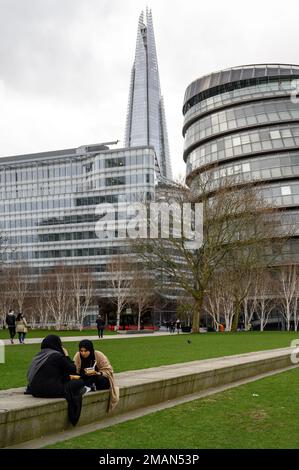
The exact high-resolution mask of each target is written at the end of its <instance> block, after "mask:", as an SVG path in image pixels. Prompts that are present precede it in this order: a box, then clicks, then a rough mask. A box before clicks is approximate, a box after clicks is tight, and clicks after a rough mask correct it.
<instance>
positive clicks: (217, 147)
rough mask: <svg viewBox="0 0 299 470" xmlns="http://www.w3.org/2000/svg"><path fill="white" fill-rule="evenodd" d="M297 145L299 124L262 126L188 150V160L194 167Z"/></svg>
mask: <svg viewBox="0 0 299 470" xmlns="http://www.w3.org/2000/svg"><path fill="white" fill-rule="evenodd" d="M298 146H299V126H288V127H283V126H279V127H275V129H274V128H263V129H261V130H254V131H247V132H240V133H238V134H234V135H232V136H231V135H230V136H227V137H222V138H220V139H215V140H213V141H211V142H209V143H207V144H205V145H201V146H199V147H197V148H196V149H194V150H193V151H192V152H190V154H189V156H188V160H187V161H188V162H189V163H190V168H192V170H193V169H195V168H198V167H201V166H204V165H207V164H209V163H213V162H216V161H219V160H225V159H226V158H230V157H238V156H242V155H246V154H249V155H250V154H252V153H258V152H264V151H269V150H278V149H281V150H284V149H288V148H292V147H298Z"/></svg>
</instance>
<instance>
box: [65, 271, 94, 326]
mask: <svg viewBox="0 0 299 470" xmlns="http://www.w3.org/2000/svg"><path fill="white" fill-rule="evenodd" d="M70 294H71V297H72V306H73V310H74V315H75V317H74V320H75V323H76V325H77V327H79V328H82V326H83V320H84V318H85V316H86V313H87V310H88V308H89V306H90V304H91V302H92V300H93V298H94V280H93V278H92V275H91V273H90V270H89V269H88V268H87V267H86V266H83V267H79V266H78V267H73V268H72V270H71V272H70Z"/></svg>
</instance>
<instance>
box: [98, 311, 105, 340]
mask: <svg viewBox="0 0 299 470" xmlns="http://www.w3.org/2000/svg"><path fill="white" fill-rule="evenodd" d="M96 324H97V329H98V335H99V338H103V332H104V328H105V320H104V319H103V317H102V316H101V315H99V316H98V318H97V319H96Z"/></svg>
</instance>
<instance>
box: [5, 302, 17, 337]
mask: <svg viewBox="0 0 299 470" xmlns="http://www.w3.org/2000/svg"><path fill="white" fill-rule="evenodd" d="M5 321H6V324H7V328H8V331H9V335H10V342H11V344H14V337H15V336H16V316H15V313H14V311H13V310H10V311H9V312H8V314H7V315H6V318H5Z"/></svg>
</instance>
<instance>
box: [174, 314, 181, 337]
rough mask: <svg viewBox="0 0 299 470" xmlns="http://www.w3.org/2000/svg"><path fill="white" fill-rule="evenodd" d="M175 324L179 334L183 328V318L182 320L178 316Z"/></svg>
mask: <svg viewBox="0 0 299 470" xmlns="http://www.w3.org/2000/svg"><path fill="white" fill-rule="evenodd" d="M175 325H176V331H177V334H179V332H180V329H181V320H180V319H179V318H178V319H177V321H176V322H175Z"/></svg>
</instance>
